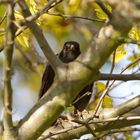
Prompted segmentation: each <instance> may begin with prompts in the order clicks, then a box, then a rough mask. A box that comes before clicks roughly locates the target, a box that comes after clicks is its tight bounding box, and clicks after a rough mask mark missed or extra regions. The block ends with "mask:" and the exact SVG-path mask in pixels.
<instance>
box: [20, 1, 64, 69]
mask: <svg viewBox="0 0 140 140" xmlns="http://www.w3.org/2000/svg"><path fill="white" fill-rule="evenodd" d="M53 2H54V0H53ZM18 4H19V5H20V7H21V9H22V13H23V16H24V18H25V23H26V24H27V26H28V27H29V28H30V30H31V31H32V33H33V34H34V36H35V38H36V40H37V41H38V43H39V45H40V47H41V49H42V51H43V53H44V55H45V56H46V58H47V59H48V61H49V62H50V64H51V66H52V67H53V69H54V70H55V71H56V67H59V66H60V64H62V63H61V61H60V60H59V59H58V58H57V57H56V55H55V54H54V53H53V51H52V49H51V48H50V46H49V44H48V42H47V40H46V39H45V36H44V35H43V33H42V30H41V29H40V28H39V27H38V25H37V24H36V23H35V22H34V21H31V22H30V21H28V20H27V19H28V17H30V16H31V12H30V11H29V8H28V6H27V4H26V2H25V1H24V0H22V1H21V0H20V1H18Z"/></svg>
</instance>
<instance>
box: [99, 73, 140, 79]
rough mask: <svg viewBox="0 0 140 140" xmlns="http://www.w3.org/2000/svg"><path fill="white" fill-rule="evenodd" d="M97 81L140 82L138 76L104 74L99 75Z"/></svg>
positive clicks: (139, 76) (139, 75)
mask: <svg viewBox="0 0 140 140" xmlns="http://www.w3.org/2000/svg"><path fill="white" fill-rule="evenodd" d="M99 80H121V81H129V80H140V74H106V73H100V76H99Z"/></svg>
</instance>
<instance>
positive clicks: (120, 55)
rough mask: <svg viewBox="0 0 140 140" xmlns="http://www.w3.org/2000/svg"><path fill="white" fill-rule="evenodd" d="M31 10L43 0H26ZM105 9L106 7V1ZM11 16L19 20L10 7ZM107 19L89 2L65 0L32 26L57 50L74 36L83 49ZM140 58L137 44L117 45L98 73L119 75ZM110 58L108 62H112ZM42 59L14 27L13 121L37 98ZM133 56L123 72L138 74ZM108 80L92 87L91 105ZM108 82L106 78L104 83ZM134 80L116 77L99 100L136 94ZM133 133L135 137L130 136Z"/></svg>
mask: <svg viewBox="0 0 140 140" xmlns="http://www.w3.org/2000/svg"><path fill="white" fill-rule="evenodd" d="M27 3H28V5H29V7H30V10H31V12H32V14H35V13H36V12H39V11H40V10H41V9H42V8H43V6H44V5H45V4H46V3H47V1H46V0H27ZM106 7H107V8H108V10H110V11H112V9H111V7H110V6H109V5H106ZM0 9H1V12H0V19H2V18H3V17H4V15H5V13H6V9H5V7H4V6H3V5H0ZM15 17H16V20H17V21H18V22H19V21H22V19H23V17H22V15H21V11H20V9H19V7H16V11H15ZM106 20H107V15H106V14H105V13H104V12H103V11H102V10H101V8H100V7H99V6H98V5H97V4H96V3H94V2H92V1H91V0H86V1H84V0H83V1H82V0H66V1H63V2H62V3H60V4H58V5H57V6H55V7H54V8H52V9H51V10H49V11H48V12H46V13H44V14H42V15H41V16H40V17H39V18H38V19H37V21H36V22H37V24H38V25H39V26H40V28H41V29H42V31H43V33H44V35H45V36H46V39H47V41H48V43H49V44H50V46H51V48H52V50H53V51H54V52H55V53H56V54H57V53H59V52H60V50H61V49H62V47H63V44H64V42H65V41H70V40H74V41H77V42H79V43H80V46H81V51H84V49H86V48H87V47H88V46H89V44H90V42H91V41H92V39H93V38H94V37H95V36H96V35H97V33H98V31H99V30H100V29H101V27H102V26H103V25H104V23H105V21H106ZM5 26H6V19H5V20H3V22H2V23H1V24H0V48H3V44H4V34H5ZM128 37H129V38H132V39H134V40H138V41H139V39H140V34H139V27H138V26H136V27H133V28H132V29H131V31H130V33H129V35H128ZM139 56H140V46H139V45H135V44H127V43H126V44H122V45H121V46H119V47H118V49H117V50H116V52H115V60H114V58H113V54H112V55H111V56H110V58H109V59H108V61H107V62H106V64H105V65H104V66H103V67H102V68H101V70H100V72H104V73H110V71H111V69H113V72H112V73H117V74H119V73H121V71H122V70H123V69H125V68H126V67H127V66H128V65H129V64H131V63H133V61H135V60H136V59H138V58H139ZM3 57H4V54H3V51H1V52H0V97H1V98H0V114H1V117H2V106H3V103H2V98H3ZM113 62H114V66H113ZM46 63H47V59H46V58H45V56H44V54H43V52H42V51H41V49H40V47H39V46H38V43H37V42H36V40H35V38H34V37H33V35H32V34H31V32H30V31H29V30H28V29H25V30H24V31H23V32H20V28H19V29H18V30H17V37H16V41H15V49H14V55H13V72H12V88H13V114H14V116H13V119H14V120H15V121H17V120H20V119H22V118H23V117H24V116H25V115H26V114H27V112H28V111H29V110H30V109H31V107H32V106H33V105H34V104H35V103H36V102H37V100H38V92H39V89H40V84H41V77H42V74H43V71H44V68H45V66H46ZM139 69H140V65H139V60H138V61H137V62H136V63H134V64H133V65H132V66H130V67H129V68H128V69H126V70H125V71H124V73H125V74H132V73H139ZM107 82H108V81H97V82H96V83H95V85H94V88H93V89H94V91H93V94H94V96H93V97H94V98H95V96H96V98H95V102H94V103H93V104H92V105H91V106H90V107H89V109H94V108H95V106H96V103H97V101H98V98H99V97H100V95H101V93H102V92H101V91H103V90H104V89H105V88H106V83H107ZM111 82H112V81H109V84H110V83H111ZM139 85H140V81H127V82H122V81H116V82H115V83H114V85H113V87H112V88H111V89H110V92H109V93H108V95H107V96H106V97H105V99H104V104H103V107H112V106H116V105H118V104H120V103H122V102H125V101H126V100H128V99H130V98H133V97H134V96H137V95H140V86H139ZM135 136H136V135H135Z"/></svg>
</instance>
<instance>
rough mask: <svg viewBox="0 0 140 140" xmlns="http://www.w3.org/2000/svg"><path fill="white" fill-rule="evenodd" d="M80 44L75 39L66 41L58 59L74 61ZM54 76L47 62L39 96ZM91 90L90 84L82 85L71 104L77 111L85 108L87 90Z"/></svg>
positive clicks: (45, 90) (48, 86)
mask: <svg viewBox="0 0 140 140" xmlns="http://www.w3.org/2000/svg"><path fill="white" fill-rule="evenodd" d="M80 53H81V52H80V45H79V43H77V42H75V41H68V42H66V43H65V44H64V47H63V49H62V51H61V52H60V53H59V54H58V57H59V59H60V60H61V61H62V62H64V63H69V62H72V61H74V60H75V59H76V58H77V57H78V56H79V55H80ZM54 77H55V73H54V70H53V69H52V67H51V65H50V64H47V66H46V68H45V71H44V74H43V77H42V84H41V88H40V92H39V98H41V97H42V96H43V95H44V94H45V93H46V92H47V90H48V89H49V88H50V87H51V85H52V83H53V80H54ZM91 91H92V84H91V85H88V86H86V87H84V88H83V89H82V90H81V91H80V93H79V94H78V96H77V98H76V99H75V100H74V101H73V105H74V106H75V108H76V109H78V110H79V111H82V110H84V109H85V108H86V106H87V104H88V103H89V100H90V97H91V94H87V92H91Z"/></svg>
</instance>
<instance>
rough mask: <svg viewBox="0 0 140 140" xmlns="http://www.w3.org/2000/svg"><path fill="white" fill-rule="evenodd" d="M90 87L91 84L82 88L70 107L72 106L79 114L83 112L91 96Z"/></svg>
mask: <svg viewBox="0 0 140 140" xmlns="http://www.w3.org/2000/svg"><path fill="white" fill-rule="evenodd" d="M92 87H93V83H92V84H91V85H88V86H86V87H85V88H83V89H82V90H81V91H80V93H79V94H78V96H77V97H76V99H75V100H74V101H73V103H72V105H74V107H75V108H76V109H78V110H79V111H80V112H81V111H83V110H84V109H85V108H86V107H87V105H88V104H89V101H90V98H91V94H92Z"/></svg>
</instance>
